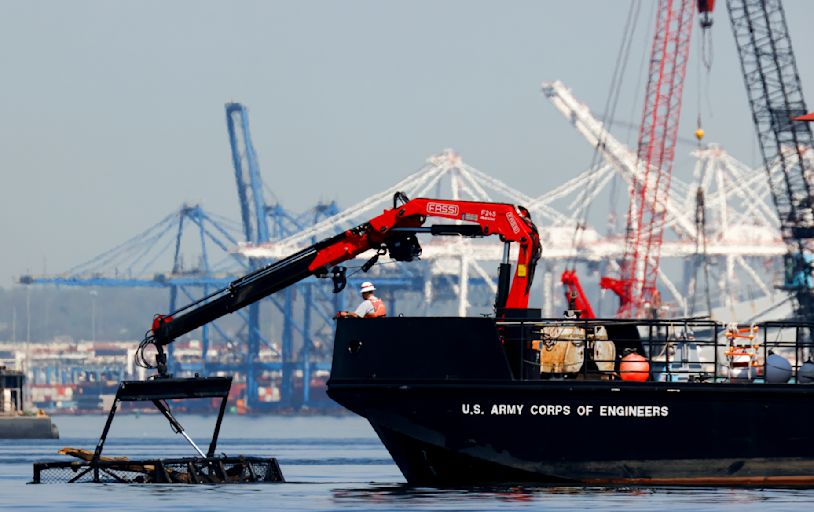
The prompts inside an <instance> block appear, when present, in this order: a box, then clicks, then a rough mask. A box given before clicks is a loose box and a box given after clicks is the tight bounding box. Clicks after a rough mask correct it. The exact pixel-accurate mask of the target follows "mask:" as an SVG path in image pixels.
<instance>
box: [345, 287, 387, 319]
mask: <svg viewBox="0 0 814 512" xmlns="http://www.w3.org/2000/svg"><path fill="white" fill-rule="evenodd" d="M359 291H360V292H361V293H362V303H361V304H359V307H357V308H356V311H340V312H339V316H340V317H341V318H347V317H351V318H379V317H385V316H387V307H385V305H384V301H382V299H380V298H378V297H376V296H375V295H373V292H374V291H376V287H375V286H373V283H371V282H370V281H365V282H364V283H362V287H361V288H360V289H359Z"/></svg>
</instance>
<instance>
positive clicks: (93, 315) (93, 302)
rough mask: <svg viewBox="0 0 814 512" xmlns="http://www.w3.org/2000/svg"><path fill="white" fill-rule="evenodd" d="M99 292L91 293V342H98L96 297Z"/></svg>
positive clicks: (92, 291)
mask: <svg viewBox="0 0 814 512" xmlns="http://www.w3.org/2000/svg"><path fill="white" fill-rule="evenodd" d="M97 295H99V292H97V291H96V290H91V291H90V335H91V341H96V296H97Z"/></svg>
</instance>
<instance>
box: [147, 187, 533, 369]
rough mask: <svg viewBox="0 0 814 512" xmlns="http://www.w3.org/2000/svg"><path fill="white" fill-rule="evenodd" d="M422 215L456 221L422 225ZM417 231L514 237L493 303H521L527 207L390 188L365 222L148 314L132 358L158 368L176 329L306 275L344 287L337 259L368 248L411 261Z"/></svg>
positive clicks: (527, 253)
mask: <svg viewBox="0 0 814 512" xmlns="http://www.w3.org/2000/svg"><path fill="white" fill-rule="evenodd" d="M399 202H401V204H399ZM427 217H439V218H444V219H449V220H454V221H463V222H464V223H463V224H449V225H446V224H442V225H432V226H424V225H423V224H424V222H425V221H426V219H427ZM417 233H429V234H432V235H458V236H468V237H483V236H489V235H498V236H499V237H500V239H501V240H502V241H503V242H504V243H506V244H507V245H508V244H509V243H511V242H516V243H518V245H519V255H518V259H517V264H516V267H515V271H514V278H513V279H511V283H510V282H509V281H510V273H511V265H510V264H509V262H508V254H509V251H508V250H506V251H504V261H503V262H502V263H501V265H500V276H499V282H498V291H497V298H496V300H495V307H496V309H497V310H498V311H501V310H503V309H525V308H527V307H528V302H529V293H530V291H531V284H532V280H533V277H534V269H535V267H536V265H537V261H538V260H539V258H540V256H541V253H542V246H541V244H540V237H539V234H538V232H537V228H536V226H535V225H534V223H533V222H532V221H531V216H530V215H529V212H528V210H526V209H525V208H523V207H522V206H515V205H511V204H506V203H489V202H477V201H452V200H442V199H426V198H416V199H412V200H408V199H407V198H406V196H404V194H402V193H397V194H396V196H395V197H394V201H393V208H391V209H388V210H385V211H384V212H383V213H382V214H381V215H378V216H376V217H374V218H372V219H370V220H369V221H368V222H365V223H364V224H360V225H358V226H356V227H354V228H352V229H349V230H347V231H345V232H343V233H340V234H338V235H335V236H333V237H330V238H327V239H325V240H321V241H319V242H316V243H315V244H313V245H311V246H310V247H307V248H305V249H302V250H300V251H298V252H296V253H294V254H292V255H290V256H288V257H286V258H284V259H282V260H279V261H276V262H274V263H271V264H269V265H266V266H264V267H262V268H260V269H257V270H255V271H253V272H250V273H249V274H247V275H245V276H243V277H241V278H239V279H236V280H235V281H233V282H232V283H230V284H229V286H227V287H226V288H223V289H222V290H219V291H218V292H215V293H214V294H212V295H210V296H209V297H206V298H205V299H203V300H202V301H199V302H197V303H193V304H191V305H189V306H187V307H185V308H182V309H181V310H179V311H175V312H173V313H170V314H169V315H156V317H155V318H154V320H153V325H152V329H151V331H150V332H149V333H148V335H147V336H146V337H145V339H144V341H142V344H141V346H140V350H139V356H138V357H139V361H140V362H141V363H142V365H144V366H147V367H150V368H158V370H159V374H161V375H166V374H167V373H166V370H167V368H166V355H165V354H164V351H163V347H164V346H166V345H169V344H170V343H172V342H173V341H174V340H175V339H176V338H178V337H179V336H182V335H184V334H186V333H188V332H191V331H193V330H194V329H197V328H198V327H201V326H203V325H205V324H207V323H209V322H212V321H213V320H216V319H218V318H220V317H222V316H224V315H227V314H229V313H232V312H234V311H237V310H238V309H240V308H243V307H245V306H248V305H250V304H253V303H255V302H257V301H258V300H260V299H262V298H263V297H266V296H268V295H270V294H272V293H274V292H276V291H279V290H282V289H284V288H286V287H288V286H290V285H292V284H294V283H296V282H298V281H301V280H302V279H305V278H306V277H309V276H312V275H313V276H317V277H327V276H328V275H329V274H331V275H332V276H333V277H334V283H335V287H334V290H335V291H339V290H341V289H342V288H343V287H344V282H345V276H344V268H342V267H337V265H338V264H340V263H342V262H344V261H347V260H350V259H352V258H354V257H356V256H358V255H360V254H362V253H364V252H365V251H368V250H370V249H374V250H376V251H377V253H376V255H375V256H374V257H373V258H372V259H371V260H370V261H369V262H368V263H367V264H365V266H367V267H368V268H369V267H370V266H372V265H373V264H374V263H375V262H376V261H377V260H378V257H379V256H380V255H383V254H385V253H389V254H390V257H391V258H393V259H394V260H397V261H412V260H413V259H416V258H418V257H419V256H420V255H421V246H420V245H419V243H418V239H417V238H416V234H417ZM148 345H154V346H155V347H156V348H157V350H158V355H157V357H156V365H152V364H150V363H148V362H147V361H146V360H145V359H144V353H143V348H144V347H146V346H148Z"/></svg>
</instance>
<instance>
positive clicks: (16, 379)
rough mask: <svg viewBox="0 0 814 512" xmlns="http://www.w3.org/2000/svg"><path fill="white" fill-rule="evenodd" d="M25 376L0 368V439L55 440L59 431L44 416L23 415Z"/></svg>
mask: <svg viewBox="0 0 814 512" xmlns="http://www.w3.org/2000/svg"><path fill="white" fill-rule="evenodd" d="M24 382H25V374H23V372H20V371H16V370H9V369H7V368H6V367H5V366H0V439H56V438H58V437H59V431H58V430H57V427H56V425H54V424H53V423H51V418H49V417H48V416H46V415H44V414H39V413H38V414H33V415H27V414H26V413H25V410H24V409H25V395H24V394H23V389H24V385H23V384H24Z"/></svg>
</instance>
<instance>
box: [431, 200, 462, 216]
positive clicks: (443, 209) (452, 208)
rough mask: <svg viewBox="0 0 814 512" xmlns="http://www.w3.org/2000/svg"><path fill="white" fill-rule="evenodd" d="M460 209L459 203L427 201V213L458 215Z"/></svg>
mask: <svg viewBox="0 0 814 512" xmlns="http://www.w3.org/2000/svg"><path fill="white" fill-rule="evenodd" d="M460 211H461V210H460V208H458V205H457V204H448V203H427V213H432V214H433V215H445V216H448V217H457V216H458V214H459V213H460Z"/></svg>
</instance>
